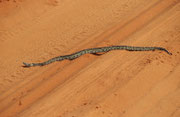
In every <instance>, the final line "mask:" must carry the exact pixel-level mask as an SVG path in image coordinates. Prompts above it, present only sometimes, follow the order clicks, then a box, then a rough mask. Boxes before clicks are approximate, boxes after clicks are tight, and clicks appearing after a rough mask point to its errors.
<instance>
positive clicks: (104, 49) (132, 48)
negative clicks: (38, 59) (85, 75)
mask: <svg viewBox="0 0 180 117" xmlns="http://www.w3.org/2000/svg"><path fill="white" fill-rule="evenodd" d="M111 50H128V51H154V50H161V51H165V52H166V53H168V54H169V55H172V53H170V52H169V51H168V50H166V49H165V48H162V47H135V46H108V47H99V48H89V49H84V50H81V51H78V52H76V53H73V54H70V55H64V56H58V57H55V58H52V59H49V60H48V61H45V62H42V63H25V62H23V64H24V66H25V67H33V66H44V65H48V64H50V63H52V62H55V61H62V60H65V59H68V60H73V59H76V58H78V57H80V56H81V55H84V54H96V53H100V52H108V51H111Z"/></svg>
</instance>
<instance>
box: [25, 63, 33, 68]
mask: <svg viewBox="0 0 180 117" xmlns="http://www.w3.org/2000/svg"><path fill="white" fill-rule="evenodd" d="M23 64H24V65H25V67H32V66H33V63H25V62H23Z"/></svg>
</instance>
